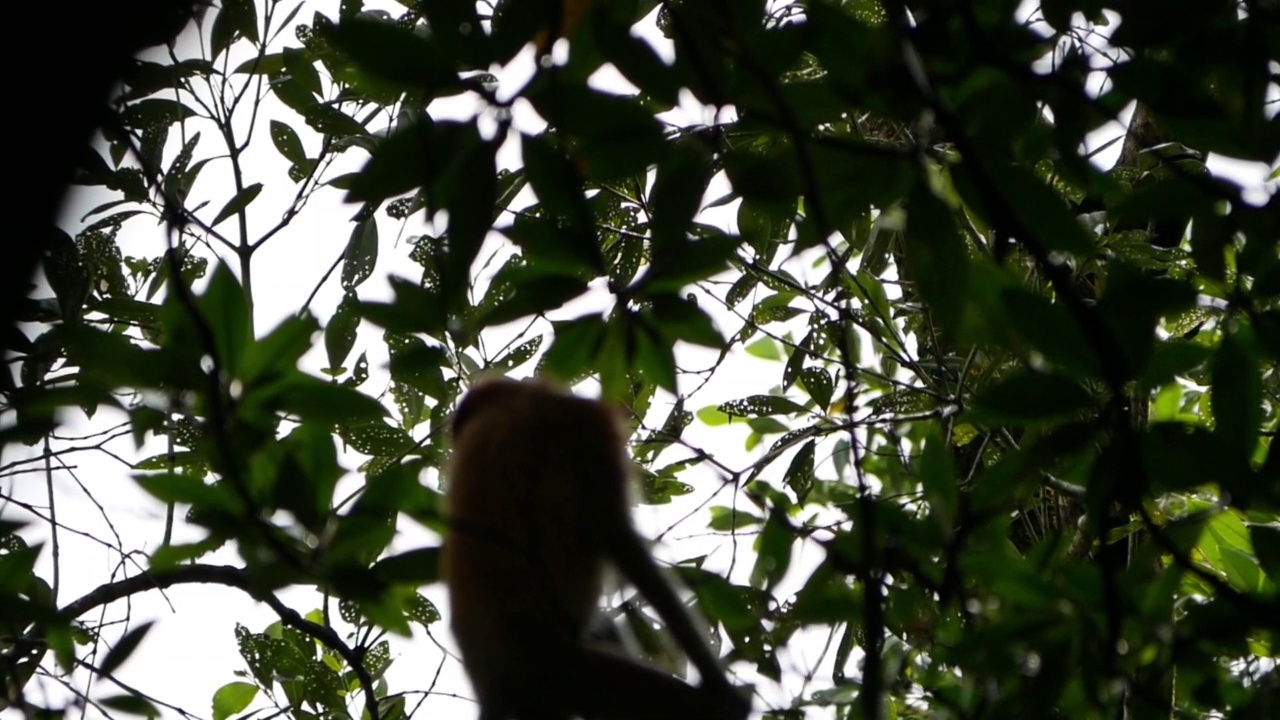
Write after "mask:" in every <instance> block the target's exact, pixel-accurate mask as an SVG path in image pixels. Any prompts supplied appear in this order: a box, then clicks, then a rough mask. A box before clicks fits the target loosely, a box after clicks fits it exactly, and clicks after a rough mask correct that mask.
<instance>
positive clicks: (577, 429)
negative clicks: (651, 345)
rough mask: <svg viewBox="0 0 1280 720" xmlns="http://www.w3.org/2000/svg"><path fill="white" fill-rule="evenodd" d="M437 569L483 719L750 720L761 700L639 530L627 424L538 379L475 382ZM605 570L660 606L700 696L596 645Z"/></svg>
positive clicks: (457, 424)
mask: <svg viewBox="0 0 1280 720" xmlns="http://www.w3.org/2000/svg"><path fill="white" fill-rule="evenodd" d="M452 436H453V457H452V462H451V468H450V472H449V474H448V475H447V478H448V480H447V488H446V494H445V497H446V507H447V509H448V514H447V526H448V530H447V534H446V538H445V542H444V547H443V550H442V574H443V576H444V580H445V584H446V587H447V589H448V594H449V603H450V607H451V612H452V617H451V627H452V630H453V633H454V636H455V637H456V638H457V643H458V647H459V650H460V651H461V656H462V663H463V666H464V668H465V670H466V671H467V674H468V676H469V677H470V678H471V682H472V685H473V687H474V689H475V693H476V697H477V700H478V701H479V705H480V720H508V719H512V718H516V719H518V720H570V719H571V718H576V717H583V718H589V719H590V720H668V719H669V718H677V717H680V718H682V717H689V718H695V717H696V718H705V719H706V720H744V719H745V718H746V717H747V715H748V713H749V712H750V709H751V708H750V704H751V703H750V699H749V697H747V696H744V695H743V694H740V693H739V691H738V689H737V688H735V687H734V686H733V685H731V684H730V683H729V681H728V680H727V679H726V678H725V676H724V672H723V669H722V668H721V666H720V663H719V661H718V659H717V658H716V656H715V655H714V654H713V653H712V652H711V650H710V649H709V648H708V646H707V644H706V642H705V641H704V639H703V638H702V636H701V634H700V632H699V630H698V629H697V626H696V625H695V624H694V621H693V619H692V618H691V616H690V615H689V612H688V610H687V609H686V608H685V606H684V603H683V602H682V601H681V600H680V598H679V597H678V596H677V594H676V592H675V591H674V590H673V589H672V586H671V585H670V584H668V582H667V581H666V580H665V579H664V578H663V577H662V573H661V571H660V570H659V569H658V566H657V564H656V563H655V562H654V560H653V558H652V557H651V556H650V554H649V551H648V549H647V548H646V547H645V545H644V543H643V541H642V540H641V539H640V536H639V535H638V534H637V532H636V530H635V528H634V526H633V525H632V522H631V513H630V508H629V505H628V483H629V481H630V472H629V467H628V462H629V461H628V459H627V457H626V454H625V450H624V447H623V439H622V436H621V432H620V427H619V422H618V418H617V417H616V416H615V415H614V414H613V413H612V411H611V410H610V409H609V408H607V407H606V406H605V405H603V404H602V403H600V402H597V401H593V400H586V399H583V398H579V397H576V396H574V395H572V394H569V393H566V392H561V391H559V390H556V389H553V388H551V387H549V386H547V385H544V384H540V383H538V382H516V381H512V380H506V379H501V380H492V381H488V382H485V383H481V384H477V385H476V386H475V387H474V388H473V389H472V390H471V391H470V392H469V393H468V394H467V395H466V396H465V397H464V398H463V399H462V401H461V402H460V403H459V405H458V408H457V410H456V412H455V413H454V416H453V420H452ZM606 563H611V564H612V565H613V566H615V567H616V569H617V570H619V571H620V572H621V573H622V574H623V575H624V576H625V577H626V578H627V579H628V580H629V581H630V582H631V583H633V584H634V585H635V587H636V589H637V590H638V591H639V592H640V593H641V594H642V595H644V597H645V598H646V599H647V600H648V601H649V602H650V603H651V604H652V605H653V607H654V608H655V610H656V611H657V613H658V615H659V617H661V618H662V620H663V621H664V622H665V623H666V624H667V627H668V628H669V629H670V631H671V633H672V635H673V636H674V637H675V639H676V641H677V642H678V643H679V644H680V646H681V648H682V649H683V650H684V652H685V653H686V654H687V655H688V657H689V659H690V661H691V662H692V663H693V665H694V667H695V668H696V669H697V671H698V674H699V676H700V683H701V684H700V685H699V686H697V687H695V686H692V685H690V684H687V683H685V682H683V681H682V680H680V679H678V678H675V677H673V676H671V675H668V674H666V673H663V672H661V671H659V670H657V669H655V668H651V667H648V666H646V665H642V664H640V663H638V662H635V661H632V660H631V659H629V658H626V657H623V656H621V655H619V654H617V653H614V652H610V651H607V650H604V649H601V648H597V647H591V646H590V645H589V643H587V642H586V636H587V631H588V626H589V624H590V622H591V620H592V617H593V614H594V611H595V610H596V609H597V602H598V599H599V597H600V595H601V593H602V590H603V585H602V571H603V569H604V566H605V564H606Z"/></svg>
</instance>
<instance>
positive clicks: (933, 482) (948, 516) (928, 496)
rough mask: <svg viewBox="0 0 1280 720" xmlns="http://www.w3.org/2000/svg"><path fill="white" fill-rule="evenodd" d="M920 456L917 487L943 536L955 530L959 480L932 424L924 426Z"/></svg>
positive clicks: (935, 426)
mask: <svg viewBox="0 0 1280 720" xmlns="http://www.w3.org/2000/svg"><path fill="white" fill-rule="evenodd" d="M928 428H929V429H928V433H929V434H928V436H927V438H926V439H925V445H924V452H923V453H922V454H921V456H920V484H921V485H922V486H923V487H924V498H925V500H926V501H927V502H928V503H929V514H930V516H931V517H933V518H934V520H936V521H937V523H938V525H939V526H940V527H941V529H942V531H943V532H944V533H947V534H950V533H951V531H952V529H953V528H954V527H955V523H956V520H957V517H958V513H959V509H960V493H959V484H958V483H959V479H958V478H957V476H956V469H955V465H954V463H953V461H952V457H951V448H950V446H949V445H948V444H947V442H946V440H945V439H944V438H943V436H942V432H941V431H940V429H939V428H938V426H937V425H936V424H930V425H929V426H928Z"/></svg>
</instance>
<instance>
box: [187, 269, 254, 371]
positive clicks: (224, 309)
mask: <svg viewBox="0 0 1280 720" xmlns="http://www.w3.org/2000/svg"><path fill="white" fill-rule="evenodd" d="M198 305H199V307H200V310H201V312H203V314H204V318H203V322H204V323H206V324H207V325H208V326H209V329H210V330H211V331H212V333H213V340H214V343H215V345H216V347H217V351H218V359H219V360H220V361H221V363H222V367H223V370H224V372H228V373H230V374H231V375H232V376H236V375H237V374H238V373H239V370H240V363H241V361H242V360H243V359H244V356H245V352H246V350H247V349H248V347H249V345H250V343H251V342H252V341H253V338H252V337H251V335H250V327H251V325H250V322H249V303H248V301H247V299H246V298H245V296H244V288H242V287H241V286H240V281H239V280H237V279H236V276H235V274H234V273H232V272H231V268H229V267H227V265H226V263H222V262H219V263H218V264H217V265H216V266H215V267H214V269H213V276H212V277H211V278H209V285H208V287H207V288H205V291H204V295H202V296H201V297H200V299H199V302H198Z"/></svg>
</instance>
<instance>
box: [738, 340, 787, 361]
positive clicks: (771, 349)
mask: <svg viewBox="0 0 1280 720" xmlns="http://www.w3.org/2000/svg"><path fill="white" fill-rule="evenodd" d="M744 349H745V350H746V351H747V354H748V355H750V356H752V357H757V358H760V359H761V360H772V361H775V362H776V361H779V360H782V351H781V350H780V349H779V346H778V341H777V340H774V339H773V338H771V337H762V338H759V339H758V340H756V341H755V342H753V343H751V344H750V345H748V346H746V347H745V348H744Z"/></svg>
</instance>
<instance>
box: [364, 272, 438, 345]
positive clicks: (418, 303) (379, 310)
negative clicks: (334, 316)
mask: <svg viewBox="0 0 1280 720" xmlns="http://www.w3.org/2000/svg"><path fill="white" fill-rule="evenodd" d="M390 282H391V289H392V291H393V292H394V293H395V299H394V300H393V301H392V302H390V303H378V302H364V301H361V302H360V305H359V307H360V315H361V317H364V318H366V319H368V320H370V321H371V322H373V323H375V324H377V325H380V326H381V327H384V328H386V329H387V330H391V331H393V332H399V333H416V332H420V333H425V334H427V335H431V336H436V335H440V334H442V333H443V332H444V329H445V324H446V319H445V310H444V303H443V302H441V300H440V296H439V295H438V294H437V293H435V292H433V291H431V290H428V289H427V288H424V287H422V286H420V285H418V284H417V283H413V282H410V281H408V280H405V279H404V278H391V281H390Z"/></svg>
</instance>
